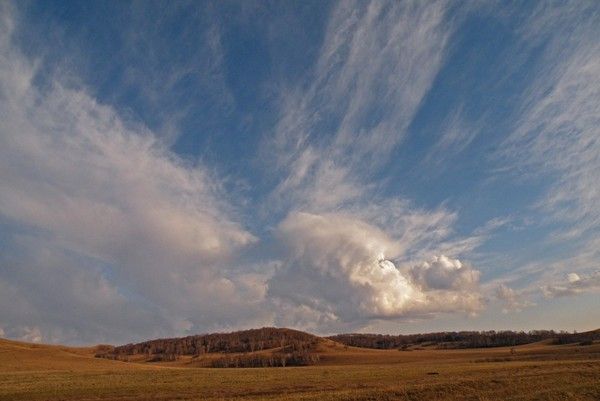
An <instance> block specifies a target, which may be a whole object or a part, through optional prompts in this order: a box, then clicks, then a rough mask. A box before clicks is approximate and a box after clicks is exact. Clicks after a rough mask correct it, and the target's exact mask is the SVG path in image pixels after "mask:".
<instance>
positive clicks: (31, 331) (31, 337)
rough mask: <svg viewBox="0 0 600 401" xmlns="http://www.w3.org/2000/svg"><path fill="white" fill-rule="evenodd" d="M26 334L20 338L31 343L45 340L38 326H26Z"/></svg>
mask: <svg viewBox="0 0 600 401" xmlns="http://www.w3.org/2000/svg"><path fill="white" fill-rule="evenodd" d="M23 331H24V334H23V335H22V336H21V337H20V340H22V341H27V342H30V343H41V342H42V340H43V337H42V332H41V331H40V329H39V328H38V327H24V328H23Z"/></svg>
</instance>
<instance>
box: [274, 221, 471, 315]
mask: <svg viewBox="0 0 600 401" xmlns="http://www.w3.org/2000/svg"><path fill="white" fill-rule="evenodd" d="M407 231H408V230H407ZM278 234H279V236H280V238H281V240H282V241H283V242H284V243H285V244H286V246H287V249H288V258H287V259H286V260H285V261H284V264H283V266H282V268H281V269H280V270H279V271H277V272H276V273H275V275H274V276H273V278H272V279H271V280H270V281H269V294H270V295H271V296H272V297H274V298H276V299H279V300H281V301H284V302H288V303H289V304H291V305H294V306H300V307H302V308H305V310H310V311H312V312H313V313H315V314H317V315H319V316H321V317H324V318H327V319H328V320H330V321H331V322H332V323H336V322H341V323H344V322H359V323H360V322H364V321H366V320H368V319H374V318H399V317H408V316H419V315H429V314H434V313H438V312H456V311H465V312H469V313H472V312H477V311H478V310H480V309H481V307H482V299H481V295H480V294H479V291H478V279H479V273H478V272H477V271H475V270H473V269H472V268H470V267H467V266H463V264H462V263H461V262H460V261H458V260H453V259H450V258H447V257H445V256H440V257H437V258H434V259H433V260H431V261H430V262H427V263H423V264H420V265H419V266H416V267H413V268H412V269H410V270H409V271H402V269H401V268H398V267H396V266H395V264H394V263H393V262H392V260H394V259H395V258H397V257H400V256H402V254H403V252H404V250H403V248H404V244H402V243H401V242H399V241H398V240H397V239H394V238H393V237H392V236H390V235H389V234H388V233H386V232H385V231H383V230H382V229H380V228H378V227H376V226H373V225H372V224H369V223H367V222H365V221H362V220H360V219H358V218H356V217H354V216H351V215H348V214H343V213H329V214H319V215H317V214H311V213H300V212H297V213H292V214H290V215H289V216H288V217H287V218H286V219H285V220H284V221H283V222H282V223H281V225H280V226H279V230H278Z"/></svg>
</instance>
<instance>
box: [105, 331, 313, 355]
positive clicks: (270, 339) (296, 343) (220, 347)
mask: <svg viewBox="0 0 600 401" xmlns="http://www.w3.org/2000/svg"><path fill="white" fill-rule="evenodd" d="M318 341H319V337H316V336H313V335H312V334H308V333H304V332H301V331H297V330H291V329H278V328H274V327H263V328H260V329H252V330H243V331H236V332H231V333H213V334H201V335H195V336H188V337H182V338H164V339H157V340H150V341H144V342H140V343H136V344H127V345H122V346H118V347H114V348H112V349H104V350H102V351H101V352H98V353H97V354H96V356H97V357H101V358H109V359H119V360H127V359H129V356H132V355H146V356H147V357H148V359H149V360H151V361H171V360H175V359H176V358H177V357H178V356H180V355H192V356H200V355H203V354H208V353H252V352H257V351H263V350H269V349H275V348H280V349H282V350H285V351H286V352H287V353H290V354H293V355H296V356H294V357H293V358H292V360H291V363H294V360H295V359H294V358H296V359H298V358H299V357H298V356H297V355H300V354H302V353H308V352H309V351H310V350H312V349H313V348H314V347H315V345H316V344H317V343H318ZM290 358H291V357H290Z"/></svg>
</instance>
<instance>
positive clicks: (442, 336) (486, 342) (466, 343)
mask: <svg viewBox="0 0 600 401" xmlns="http://www.w3.org/2000/svg"><path fill="white" fill-rule="evenodd" d="M327 338H328V339H330V340H332V341H336V342H339V343H341V344H344V345H348V346H353V347H361V348H375V349H392V348H409V347H411V346H419V345H428V346H435V347H436V348H489V347H507V346H515V345H524V344H531V343H535V342H538V341H543V340H552V343H554V344H574V343H584V344H585V343H591V342H593V341H597V340H600V329H597V330H591V331H587V332H583V333H568V332H564V331H562V332H556V331H554V330H532V331H529V332H524V331H519V332H517V331H509V330H503V331H494V330H490V331H458V332H457V331H443V332H438V333H425V334H405V335H402V334H400V335H389V334H360V333H351V334H338V335H335V336H330V337H327Z"/></svg>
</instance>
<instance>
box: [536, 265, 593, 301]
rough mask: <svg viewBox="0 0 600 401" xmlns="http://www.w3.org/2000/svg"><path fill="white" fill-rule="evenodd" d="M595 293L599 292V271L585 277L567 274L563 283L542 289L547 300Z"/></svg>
mask: <svg viewBox="0 0 600 401" xmlns="http://www.w3.org/2000/svg"><path fill="white" fill-rule="evenodd" d="M596 291H600V271H597V272H593V273H591V274H586V275H583V274H582V275H580V274H577V273H569V274H567V277H566V281H565V282H564V283H561V284H555V285H545V286H543V287H542V292H543V293H544V296H546V297H547V298H557V297H568V296H573V295H578V294H582V293H584V292H596Z"/></svg>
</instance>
